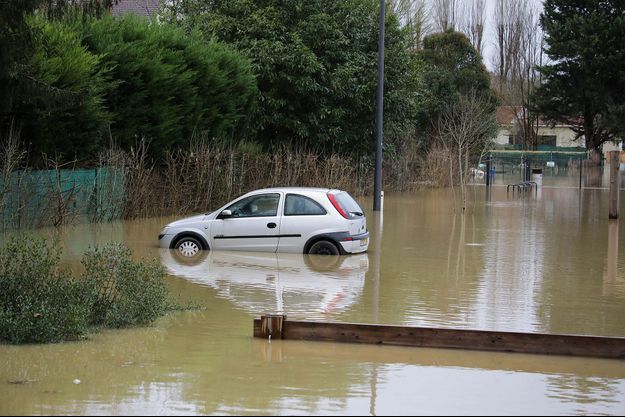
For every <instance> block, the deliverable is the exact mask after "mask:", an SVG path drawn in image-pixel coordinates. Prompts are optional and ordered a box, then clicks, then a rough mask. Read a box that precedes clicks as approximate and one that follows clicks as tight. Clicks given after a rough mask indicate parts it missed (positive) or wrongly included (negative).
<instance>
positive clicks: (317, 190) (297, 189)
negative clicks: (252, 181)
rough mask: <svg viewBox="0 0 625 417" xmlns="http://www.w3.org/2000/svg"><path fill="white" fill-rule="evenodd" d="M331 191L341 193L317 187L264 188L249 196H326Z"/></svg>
mask: <svg viewBox="0 0 625 417" xmlns="http://www.w3.org/2000/svg"><path fill="white" fill-rule="evenodd" d="M330 191H340V190H337V189H335V188H315V187H273V188H262V189H259V190H254V191H250V192H249V193H247V194H256V193H269V192H284V193H289V192H290V193H297V192H301V193H323V194H326V193H328V192H330Z"/></svg>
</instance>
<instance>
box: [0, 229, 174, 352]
mask: <svg viewBox="0 0 625 417" xmlns="http://www.w3.org/2000/svg"><path fill="white" fill-rule="evenodd" d="M60 258H61V250H60V248H59V247H58V245H55V244H54V243H52V242H50V241H48V240H46V239H43V238H36V237H32V236H22V237H19V238H18V237H14V238H11V239H10V240H9V241H8V242H7V243H6V244H5V245H4V247H2V248H0V341H2V342H8V343H14V344H18V343H50V342H60V341H64V340H76V339H79V338H81V337H82V336H84V334H85V333H86V332H87V331H88V330H89V328H90V327H93V326H100V327H114V328H119V327H127V326H141V325H148V324H150V323H152V322H153V321H154V320H156V319H157V318H158V317H160V316H161V315H163V314H165V313H166V312H167V311H168V310H169V309H170V306H171V304H170V303H169V301H168V296H167V288H166V285H165V273H164V270H163V268H162V266H160V265H159V264H158V263H157V262H156V261H152V262H143V261H140V262H135V261H133V260H132V258H131V252H130V250H129V249H128V248H126V247H125V246H123V245H121V244H109V245H106V246H104V247H102V248H94V249H92V250H91V251H89V252H88V253H87V254H85V256H84V258H83V265H84V266H85V269H86V271H85V273H84V274H83V275H82V276H80V277H78V278H76V277H74V276H72V275H71V274H70V273H69V272H68V271H66V270H63V269H61V268H60V267H59V262H60Z"/></svg>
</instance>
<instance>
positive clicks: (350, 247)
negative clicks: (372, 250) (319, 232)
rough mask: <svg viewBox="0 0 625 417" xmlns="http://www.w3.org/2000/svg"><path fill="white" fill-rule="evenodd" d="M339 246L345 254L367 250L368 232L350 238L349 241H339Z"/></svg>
mask: <svg viewBox="0 0 625 417" xmlns="http://www.w3.org/2000/svg"><path fill="white" fill-rule="evenodd" d="M341 246H342V247H343V249H344V250H345V252H347V253H362V252H366V251H367V249H369V232H365V233H361V234H359V235H353V236H351V240H348V241H341Z"/></svg>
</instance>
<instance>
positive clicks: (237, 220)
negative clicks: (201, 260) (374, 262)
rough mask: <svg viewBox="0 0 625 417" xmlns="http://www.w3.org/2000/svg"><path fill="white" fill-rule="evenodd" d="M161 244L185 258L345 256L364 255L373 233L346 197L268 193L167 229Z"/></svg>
mask: <svg viewBox="0 0 625 417" xmlns="http://www.w3.org/2000/svg"><path fill="white" fill-rule="evenodd" d="M158 244H159V246H160V247H161V248H169V249H177V250H178V251H180V253H181V254H182V255H184V256H195V255H196V254H197V253H198V252H199V251H200V250H244V251H261V252H282V253H308V254H318V255H345V254H350V253H361V252H365V251H366V250H367V248H368V247H369V232H368V230H367V220H366V218H365V214H364V211H363V210H362V208H361V207H360V205H359V204H358V203H357V202H356V201H355V200H354V199H353V198H352V197H351V196H350V195H349V194H348V193H347V192H345V191H341V190H333V189H327V188H268V189H263V190H256V191H252V192H250V193H247V194H245V195H243V196H241V197H239V198H237V199H236V200H233V201H231V202H230V203H228V204H226V205H225V206H223V207H221V208H220V209H219V210H216V211H214V212H212V213H206V214H201V215H198V216H193V217H189V218H186V219H182V220H178V221H175V222H173V223H169V224H168V225H167V226H165V228H164V229H163V230H162V231H161V233H160V234H159V236H158Z"/></svg>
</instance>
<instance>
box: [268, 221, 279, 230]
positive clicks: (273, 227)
mask: <svg viewBox="0 0 625 417" xmlns="http://www.w3.org/2000/svg"><path fill="white" fill-rule="evenodd" d="M276 226H277V224H275V223H273V222H272V223H267V227H268V228H270V229H275V228H276Z"/></svg>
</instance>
